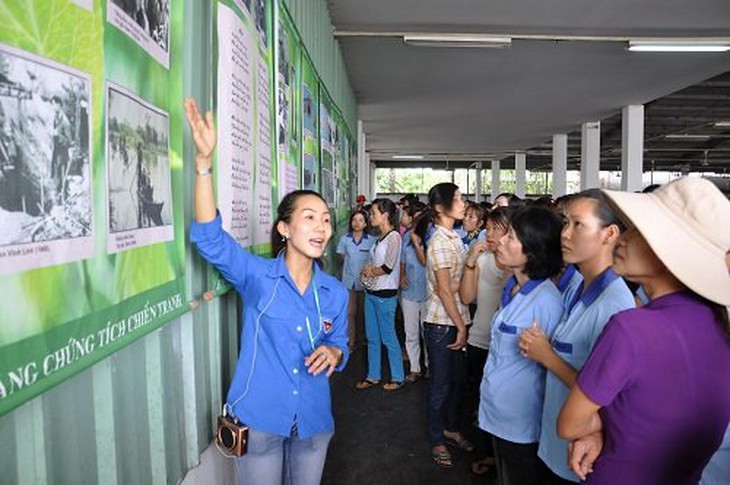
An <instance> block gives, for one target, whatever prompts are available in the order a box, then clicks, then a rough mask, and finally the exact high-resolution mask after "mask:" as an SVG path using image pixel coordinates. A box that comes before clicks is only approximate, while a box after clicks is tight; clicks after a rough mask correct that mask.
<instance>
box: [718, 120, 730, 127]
mask: <svg viewBox="0 0 730 485" xmlns="http://www.w3.org/2000/svg"><path fill="white" fill-rule="evenodd" d="M715 128H730V121H718V122H717V123H715Z"/></svg>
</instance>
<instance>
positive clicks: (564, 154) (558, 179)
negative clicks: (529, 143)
mask: <svg viewBox="0 0 730 485" xmlns="http://www.w3.org/2000/svg"><path fill="white" fill-rule="evenodd" d="M567 190H568V135H564V134H560V135H553V198H555V199H557V198H558V197H561V196H563V195H565V194H566V192H567Z"/></svg>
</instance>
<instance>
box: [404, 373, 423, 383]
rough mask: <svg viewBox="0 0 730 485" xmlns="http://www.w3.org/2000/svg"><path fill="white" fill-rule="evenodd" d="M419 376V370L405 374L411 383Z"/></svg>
mask: <svg viewBox="0 0 730 485" xmlns="http://www.w3.org/2000/svg"><path fill="white" fill-rule="evenodd" d="M420 378H421V373H420V372H411V373H409V374H408V375H407V376H406V381H408V382H410V383H411V384H412V383H414V382H416V381H417V380H419V379H420Z"/></svg>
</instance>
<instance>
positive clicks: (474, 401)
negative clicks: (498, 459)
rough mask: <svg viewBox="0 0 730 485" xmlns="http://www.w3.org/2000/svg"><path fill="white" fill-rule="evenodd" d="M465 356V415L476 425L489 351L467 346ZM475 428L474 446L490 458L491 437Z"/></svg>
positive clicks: (491, 453) (491, 452)
mask: <svg viewBox="0 0 730 485" xmlns="http://www.w3.org/2000/svg"><path fill="white" fill-rule="evenodd" d="M466 356H467V361H468V367H469V373H468V380H467V391H466V409H467V414H466V415H467V416H468V417H469V419H473V420H474V422H475V423H476V420H477V418H478V412H479V399H480V397H481V395H480V391H479V388H480V387H481V384H482V377H483V376H484V365H485V364H486V363H487V356H489V351H488V350H485V349H482V348H480V347H474V346H473V345H467V347H466ZM476 428H477V430H478V432H477V434H476V435H475V438H476V441H475V444H476V445H477V448H478V451H479V452H480V453H482V454H483V455H485V456H492V455H493V454H494V452H493V451H492V435H491V434H489V433H488V432H486V431H484V430H481V429H479V426H476Z"/></svg>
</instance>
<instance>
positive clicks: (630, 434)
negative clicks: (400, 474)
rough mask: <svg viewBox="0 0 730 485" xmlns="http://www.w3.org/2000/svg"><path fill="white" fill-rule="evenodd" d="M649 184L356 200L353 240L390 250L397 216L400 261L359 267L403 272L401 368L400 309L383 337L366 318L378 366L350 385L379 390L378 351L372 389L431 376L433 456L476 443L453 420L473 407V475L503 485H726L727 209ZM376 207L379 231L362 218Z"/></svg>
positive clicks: (691, 189) (729, 477) (444, 459)
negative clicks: (544, 193) (385, 365)
mask: <svg viewBox="0 0 730 485" xmlns="http://www.w3.org/2000/svg"><path fill="white" fill-rule="evenodd" d="M655 189H658V190H656V191H655ZM645 192H647V193H643V194H626V193H621V192H613V191H602V190H599V189H589V190H585V191H583V192H580V193H577V194H573V195H569V196H566V197H562V198H560V199H558V200H557V201H552V200H550V199H549V198H542V199H538V200H535V201H531V200H521V199H520V198H518V197H516V196H515V195H514V194H506V193H505V194H500V195H499V196H497V197H495V200H494V204H491V205H490V204H484V203H482V204H478V203H474V202H469V201H463V200H462V196H461V194H460V192H459V188H458V187H457V186H455V185H453V184H448V183H444V184H438V185H436V186H434V187H433V188H432V189H431V190H430V191H429V194H428V203H427V204H424V203H422V202H421V201H420V200H419V199H418V198H417V197H416V196H414V195H407V196H405V197H403V198H401V199H400V200H399V201H398V202H397V204H396V205H393V204H392V203H390V204H389V205H388V208H387V209H384V208H383V206H382V204H383V199H377V200H375V201H373V204H372V206H370V205H367V204H365V201H364V198H361V199H360V200H359V206H358V208H357V213H358V214H363V217H364V218H365V226H366V229H364V232H365V233H369V234H371V237H373V238H375V239H376V242H375V244H376V245H377V244H379V243H380V242H381V240H382V241H385V237H386V236H387V237H388V239H389V244H390V245H391V246H392V247H393V250H392V253H393V254H395V247H396V246H397V244H396V242H395V240H396V239H397V236H396V235H395V234H396V231H395V230H394V223H393V222H392V216H393V213H392V212H389V211H391V210H393V211H397V213H398V215H399V216H400V225H401V230H400V234H401V243H400V245H401V246H402V250H401V256H400V257H401V260H400V262H399V261H398V260H397V259H389V260H388V262H387V263H384V262H383V260H382V258H381V259H377V260H376V259H371V260H370V261H368V260H367V259H363V260H362V263H361V264H362V268H365V269H361V271H360V274H361V279H362V280H363V281H367V280H368V279H369V278H370V277H371V275H372V266H373V265H375V266H376V267H379V268H380V272H379V275H380V277H384V275H392V274H393V272H398V271H399V272H400V308H401V313H402V322H403V330H404V334H405V339H404V347H405V352H406V357H407V358H406V361H407V362H408V364H407V365H408V367H409V369H408V371H409V372H407V373H406V374H405V378H404V377H403V376H404V372H402V371H401V366H400V363H399V362H398V363H396V362H395V361H396V360H397V356H398V349H397V348H396V349H395V350H394V349H393V347H394V345H395V344H394V343H393V341H392V339H393V338H394V337H393V336H394V335H395V334H396V332H395V327H396V325H397V322H396V319H395V317H394V315H395V312H394V311H389V313H388V315H387V319H383V318H379V319H378V321H377V329H378V333H375V332H373V331H371V328H374V327H372V324H369V323H368V318H372V317H370V316H369V314H367V313H366V316H365V328H366V332H365V333H366V338H367V341H368V346H369V352H368V360H370V359H371V358H373V357H375V358H376V359H377V374H373V373H372V368H373V367H372V365H369V367H370V369H371V371H370V372H369V373H368V375H367V376H366V377H365V379H364V380H363V381H361V382H360V383H358V385H357V386H356V388H357V389H367V388H371V387H374V386H376V385H378V384H379V382H380V380H381V369H380V362H379V356H380V351H381V349H380V344H381V341H382V342H383V344H385V345H386V347H387V348H388V355H389V356H390V357H391V358H390V361H391V365H392V364H395V367H394V368H395V370H392V371H391V377H390V380H389V381H388V383H387V384H385V385H384V386H383V387H384V389H386V390H396V389H399V388H400V387H401V386H402V385H404V384H407V383H409V382H415V381H416V380H418V379H420V378H422V377H424V376H430V379H429V384H428V386H429V395H428V403H427V406H428V425H427V436H428V439H429V441H430V443H431V446H432V459H433V461H434V462H435V463H436V464H437V465H439V466H442V467H446V468H449V467H451V466H453V461H452V455H451V451H450V450H449V448H448V447H447V446H446V445H447V444H448V445H453V447H454V448H457V449H460V450H463V451H467V452H471V451H472V450H474V449H475V445H474V444H473V443H471V442H470V441H468V440H467V439H466V437H465V436H464V434H463V433H462V431H463V429H462V428H463V423H468V422H470V421H471V420H472V419H471V418H472V417H473V415H474V414H476V416H477V417H478V418H477V422H478V427H479V429H480V430H481V433H480V434H479V435H478V436H477V438H478V440H479V443H477V444H479V445H480V446H478V447H477V448H478V449H480V450H486V456H482V457H479V458H478V459H475V460H474V461H473V463H472V472H473V473H475V474H485V473H487V472H488V471H489V470H490V468H491V467H495V466H496V470H497V477H498V483H503V484H508V483H518V484H530V483H535V484H544V483H565V482H577V481H579V480H585V479H587V480H589V481H590V482H592V483H696V482H698V481H699V480H700V479H702V483H730V456H728V454H730V450H729V449H730V441H729V440H728V439H727V437H726V438H725V440H724V442H723V447H722V449H721V450H720V451H719V452H718V453H717V456H716V457H715V458H714V459H713V460H712V462H710V463H709V464H708V461H709V460H710V457H711V456H712V455H713V452H714V451H715V450H716V449H717V448H718V446H720V444H721V441H722V440H723V436H722V435H723V432H724V431H725V429H726V428H727V426H728V420H729V419H730V386H728V385H726V383H728V378H729V377H730V327H729V326H728V321H727V320H728V314H727V310H726V308H725V307H726V306H727V305H728V304H730V267H728V266H727V265H726V260H730V252H728V251H730V237H729V235H728V233H727V231H728V229H730V219H729V218H730V203H728V201H727V199H726V198H725V196H724V195H722V193H721V192H720V191H719V190H718V189H717V188H715V187H714V186H713V184H712V183H710V182H708V181H705V180H702V179H693V178H685V179H680V180H678V181H675V182H672V183H669V184H667V185H666V186H664V187H656V186H652V187H650V188H649V189H648V190H646V191H645ZM649 192H653V193H652V194H649ZM384 210H385V211H386V212H387V217H388V218H390V219H391V223H390V225H388V226H387V231H386V232H383V231H381V230H379V228H380V223H379V222H376V223H369V224H368V214H371V213H372V214H376V216H375V217H376V218H379V217H383V216H382V213H383V211H384ZM720 227H722V228H723V229H719V228H720ZM353 232H354V231H353ZM352 237H353V236H352V234H351V233H348V234H346V235H345V236H343V241H347V240H348V239H351V238H352ZM341 244H343V243H342V242H341ZM713 245H714V248H715V249H716V250H715V251H714V252H713V251H709V250H708V247H710V248H712V247H713ZM338 252H339V253H340V254H342V255H343V258H344V264H345V265H346V266H347V268H348V270H347V273H348V274H349V273H350V272H352V270H353V265H352V264H351V263H352V259H351V258H350V257H349V256H348V254H347V253H346V252H345V251H338ZM398 266H400V268H398ZM710 274H712V275H714V276H713V277H711V276H710ZM397 280H398V278H391V279H390V281H391V284H390V286H389V287H388V288H390V289H391V293H389V294H390V295H391V297H392V298H395V295H396V292H395V291H394V289H395V286H394V282H395V281H397ZM720 288H722V289H720ZM364 291H365V292H366V298H368V296H367V295H369V294H370V293H371V292H372V290H371V289H370V288H369V287H368V285H367V284H366V285H365V287H364ZM393 304H394V303H391V305H393ZM389 308H390V307H389ZM386 328H387V330H385V329H386ZM386 333H387V334H388V335H390V336H391V337H390V338H391V340H390V341H389V342H386V341H385V340H382V335H383V334H386ZM371 339H372V340H371ZM355 349H356V347H353V348H352V350H355ZM422 349H423V352H422V351H421V350H422ZM422 355H423V358H422V357H421V356H422ZM424 368H425V369H426V372H423V371H422V369H424ZM687 396H692V398H691V399H688V398H687ZM723 453H725V454H724V455H723ZM703 470H706V471H705V473H704V475H703Z"/></svg>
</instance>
